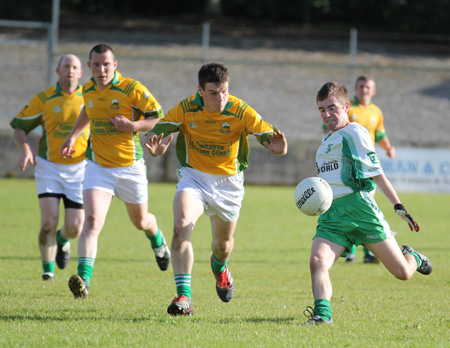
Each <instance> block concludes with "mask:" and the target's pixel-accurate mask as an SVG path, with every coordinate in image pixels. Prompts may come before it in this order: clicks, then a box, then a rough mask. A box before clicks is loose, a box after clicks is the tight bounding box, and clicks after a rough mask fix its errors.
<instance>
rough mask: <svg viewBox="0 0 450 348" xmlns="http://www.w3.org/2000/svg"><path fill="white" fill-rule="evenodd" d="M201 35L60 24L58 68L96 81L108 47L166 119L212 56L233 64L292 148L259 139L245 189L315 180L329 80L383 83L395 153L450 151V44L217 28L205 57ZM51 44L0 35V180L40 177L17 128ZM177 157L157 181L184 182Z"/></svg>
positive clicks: (159, 162) (177, 28)
mask: <svg viewBox="0 0 450 348" xmlns="http://www.w3.org/2000/svg"><path fill="white" fill-rule="evenodd" d="M86 27H89V25H86ZM203 30H204V26H203V27H202V25H199V26H186V25H179V24H172V25H170V26H169V25H167V26H166V27H164V26H160V27H158V28H156V27H148V28H141V27H134V28H132V29H130V28H128V29H122V30H115V29H112V28H111V27H97V28H96V29H95V30H80V29H79V27H78V28H77V27H76V26H61V27H60V30H59V39H58V47H57V50H56V52H57V56H56V57H54V63H56V61H57V59H58V58H59V56H60V55H62V54H66V53H74V54H77V55H78V56H79V57H80V59H81V61H82V62H83V69H84V75H83V78H82V83H84V82H86V81H87V80H88V79H89V78H90V72H89V70H88V68H87V65H86V64H85V62H87V60H88V53H89V50H90V49H91V48H92V46H93V45H95V44H97V43H100V42H104V43H108V44H110V45H111V46H112V47H113V48H114V50H115V53H116V56H117V58H118V61H119V66H118V70H119V71H120V72H121V73H122V74H124V75H125V76H130V77H133V78H135V79H137V80H139V81H141V82H142V83H143V84H145V85H146V86H147V87H148V88H149V89H150V91H151V92H152V93H153V94H154V96H155V97H156V98H157V99H158V101H159V102H160V103H161V105H162V106H163V108H164V110H166V111H167V110H169V109H170V108H171V107H172V106H174V105H175V104H176V103H178V102H179V101H180V100H182V99H184V98H186V97H188V96H189V95H191V94H193V93H194V92H195V91H196V88H197V72H198V69H199V67H200V66H201V64H202V63H203V61H204V60H205V57H207V59H208V60H209V61H221V62H223V63H225V64H226V65H227V66H228V67H229V69H230V72H231V88H230V94H233V95H236V96H239V97H241V98H242V99H244V100H245V101H247V102H248V103H249V105H251V106H252V107H253V108H255V109H256V110H257V111H258V112H259V113H260V114H261V115H262V117H263V118H264V119H265V120H267V121H268V122H270V123H272V124H274V125H276V126H277V127H278V128H280V129H281V130H283V131H284V132H285V134H286V136H287V138H288V140H289V144H290V151H289V154H288V156H286V157H284V158H281V157H277V156H268V155H267V153H266V150H265V149H264V148H263V147H261V146H259V145H258V144H254V141H252V150H251V155H250V160H251V163H250V167H249V169H248V170H247V171H246V181H247V183H254V184H295V183H296V182H298V181H299V180H300V179H302V178H304V177H306V176H310V175H314V174H315V163H314V153H315V150H316V148H317V146H318V145H319V143H320V140H321V136H322V131H321V120H320V116H319V114H318V112H317V107H316V104H315V94H316V91H317V90H318V89H319V88H320V87H321V86H322V84H323V83H325V82H327V81H338V82H341V83H345V84H346V85H347V86H348V87H349V90H350V91H352V90H353V82H354V81H353V80H354V78H355V77H356V76H358V75H360V74H368V75H371V76H373V77H374V78H375V80H376V82H377V94H376V96H375V97H374V99H373V102H374V103H376V104H377V105H378V106H380V107H381V109H382V110H383V112H384V115H385V126H386V129H387V131H388V135H389V137H390V139H391V142H392V143H393V144H394V145H395V146H403V147H405V146H406V147H420V148H429V149H433V148H450V136H449V135H448V134H449V131H450V126H449V123H448V120H447V119H448V110H450V48H449V47H450V46H449V45H448V42H447V39H445V38H444V39H442V38H433V39H432V38H430V37H420V36H396V35H393V34H392V35H385V36H383V35H374V34H372V35H369V34H359V37H358V39H357V45H356V46H355V47H353V48H352V47H351V45H350V35H349V33H348V32H347V33H330V32H317V31H316V32H312V31H310V32H307V31H304V32H302V31H293V30H277V29H269V28H267V29H261V28H258V29H249V28H246V29H245V30H244V29H239V28H232V29H230V28H221V27H214V26H211V31H210V33H209V38H208V39H209V48H208V50H207V52H205V47H204V45H203V46H202V37H203V39H204V36H203V35H202V32H203ZM46 40H47V36H46V32H45V31H44V30H38V29H33V30H30V29H18V28H15V29H5V28H3V29H0V51H1V55H0V66H1V68H2V69H1V70H2V74H1V75H0V92H1V93H0V101H1V112H0V133H1V139H0V146H1V149H0V164H1V169H0V176H31V175H32V170H31V168H30V169H29V170H27V171H26V172H25V173H19V172H18V170H17V168H16V162H17V152H16V150H15V148H14V145H13V143H12V137H11V133H12V132H11V128H10V127H9V122H10V120H11V119H12V118H13V117H14V115H16V114H17V113H18V112H19V111H20V109H21V108H22V107H23V106H25V104H26V103H27V102H28V101H29V100H30V99H31V98H32V97H33V96H34V95H35V94H36V93H38V92H40V91H41V90H43V89H45V88H46V87H47V79H46V76H47V71H48V68H49V67H48V58H47V57H48V47H47V43H46ZM203 44H204V40H203ZM352 50H353V52H354V53H355V55H354V56H352V55H351V54H350V52H351V51H352ZM52 69H54V67H52ZM173 150H174V146H172V147H171V151H172V152H169V154H168V155H167V156H165V157H164V158H158V159H156V160H155V159H153V158H151V159H148V160H147V163H148V164H149V178H150V180H152V181H174V180H175V179H176V178H175V168H176V166H177V162H176V158H175V157H176V156H175V153H174V152H173Z"/></svg>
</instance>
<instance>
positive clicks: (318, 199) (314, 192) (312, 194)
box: [294, 176, 333, 216]
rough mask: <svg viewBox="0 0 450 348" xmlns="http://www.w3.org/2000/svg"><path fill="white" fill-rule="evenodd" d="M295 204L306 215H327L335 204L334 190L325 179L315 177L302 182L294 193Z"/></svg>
mask: <svg viewBox="0 0 450 348" xmlns="http://www.w3.org/2000/svg"><path fill="white" fill-rule="evenodd" d="M294 202H295V205H296V206H297V208H298V209H300V211H301V212H302V213H304V214H306V215H311V216H314V215H320V214H323V213H325V212H326V211H327V210H328V209H329V208H330V206H331V202H333V190H332V189H331V187H330V185H329V184H328V183H327V182H326V181H325V180H323V179H321V178H319V177H317V176H313V177H310V178H306V179H304V180H302V181H301V182H300V183H299V184H298V185H297V187H296V188H295V192H294Z"/></svg>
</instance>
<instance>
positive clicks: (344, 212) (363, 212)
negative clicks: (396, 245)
mask: <svg viewBox="0 0 450 348" xmlns="http://www.w3.org/2000/svg"><path fill="white" fill-rule="evenodd" d="M391 236H392V232H391V228H390V227H389V224H388V223H387V221H386V219H385V218H384V215H383V213H382V212H381V210H380V209H378V206H377V204H376V202H375V200H374V199H373V198H371V197H370V196H369V193H368V192H365V191H361V192H356V193H352V194H350V195H348V196H344V197H341V198H337V199H335V200H334V201H333V203H332V204H331V207H330V209H328V211H326V212H325V213H324V214H322V215H320V217H319V220H318V222H317V228H316V234H315V236H314V238H316V237H321V238H325V239H327V240H329V241H331V242H333V243H336V244H339V245H342V246H344V247H346V248H347V250H350V249H351V247H352V245H353V244H354V245H361V244H370V243H377V242H381V241H383V240H385V239H388V238H391Z"/></svg>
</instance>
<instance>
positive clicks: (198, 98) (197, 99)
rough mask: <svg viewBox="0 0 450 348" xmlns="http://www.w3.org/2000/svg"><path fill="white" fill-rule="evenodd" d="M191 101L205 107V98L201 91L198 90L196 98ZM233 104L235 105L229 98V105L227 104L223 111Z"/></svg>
mask: <svg viewBox="0 0 450 348" xmlns="http://www.w3.org/2000/svg"><path fill="white" fill-rule="evenodd" d="M191 103H192V104H195V105H198V106H201V107H203V108H204V107H205V105H204V104H203V98H202V97H201V96H200V91H197V93H195V98H194V99H193V100H192V101H191ZM232 106H233V102H232V101H230V100H229V101H228V103H227V105H225V108H224V109H223V111H225V110H228V109H229V108H231V107H232ZM223 111H222V112H223Z"/></svg>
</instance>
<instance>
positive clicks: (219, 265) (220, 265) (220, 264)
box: [212, 255, 228, 273]
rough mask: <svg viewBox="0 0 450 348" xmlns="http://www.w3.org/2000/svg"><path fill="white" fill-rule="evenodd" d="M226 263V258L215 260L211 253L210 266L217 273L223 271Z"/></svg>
mask: <svg viewBox="0 0 450 348" xmlns="http://www.w3.org/2000/svg"><path fill="white" fill-rule="evenodd" d="M227 263H228V259H227V260H225V261H220V260H217V259H216V257H215V256H214V255H213V261H212V268H213V270H214V271H216V272H217V273H221V272H223V270H224V269H225V266H226V265H227Z"/></svg>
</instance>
